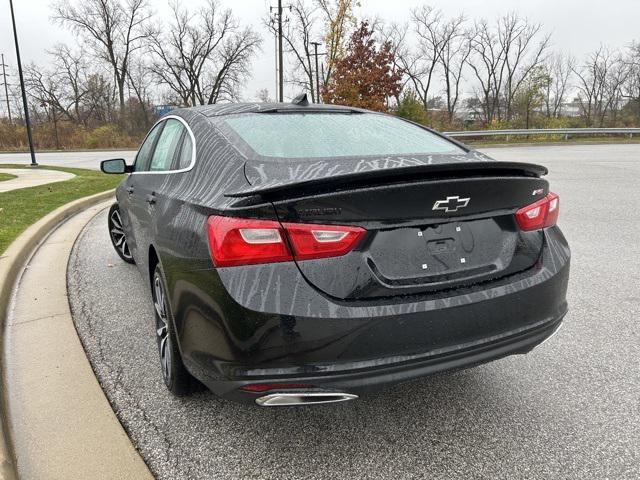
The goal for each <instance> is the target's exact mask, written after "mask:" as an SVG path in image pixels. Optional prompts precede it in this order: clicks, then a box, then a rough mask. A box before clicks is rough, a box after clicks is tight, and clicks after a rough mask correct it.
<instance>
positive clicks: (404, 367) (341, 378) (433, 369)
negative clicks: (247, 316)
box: [205, 316, 562, 403]
mask: <svg viewBox="0 0 640 480" xmlns="http://www.w3.org/2000/svg"><path fill="white" fill-rule="evenodd" d="M561 323H562V316H561V317H560V318H557V319H553V320H551V321H549V322H545V323H543V324H542V325H539V326H537V327H535V328H532V329H530V330H527V331H524V332H519V333H516V334H513V335H506V336H505V337H504V338H501V339H495V340H493V341H489V342H482V343H479V344H477V345H473V346H467V347H466V348H460V349H457V350H456V351H449V352H446V353H439V354H438V353H435V354H430V355H425V356H422V358H419V359H413V360H405V361H401V360H400V359H398V358H396V359H393V361H391V362H389V363H387V364H385V365H371V366H368V367H364V368H360V369H357V370H354V371H349V372H343V373H329V374H322V375H307V376H296V377H282V376H275V377H271V378H265V377H259V378H256V379H254V380H239V381H238V380H236V381H211V380H210V379H209V381H208V382H207V387H208V388H209V389H211V390H212V391H213V392H215V393H217V394H218V395H220V396H223V397H225V398H227V399H228V400H233V401H237V402H242V403H247V402H249V403H253V402H255V400H256V399H258V398H260V397H262V396H264V395H266V394H267V393H271V392H263V393H249V392H244V391H242V390H239V388H240V387H242V386H243V385H246V384H251V383H282V382H286V383H297V384H309V385H313V387H315V389H317V391H322V392H325V391H327V392H343V393H349V394H354V395H358V396H360V395H363V394H366V393H368V392H371V391H375V390H376V389H379V388H383V387H385V386H389V385H394V384H398V383H402V382H406V381H410V380H413V379H417V378H421V377H426V376H429V375H433V374H435V373H438V372H443V371H450V370H459V369H464V368H469V367H473V366H476V365H481V364H483V363H487V362H490V361H492V360H497V359H499V358H503V357H506V356H509V355H513V354H525V353H528V352H530V351H531V350H532V349H533V348H535V347H536V346H537V345H539V344H541V343H543V342H544V341H545V340H546V339H548V338H549V337H551V336H552V335H553V334H554V333H555V332H556V331H557V330H558V328H560V325H561ZM205 381H206V380H205ZM294 391H295V390H294ZM307 391H314V389H311V390H307Z"/></svg>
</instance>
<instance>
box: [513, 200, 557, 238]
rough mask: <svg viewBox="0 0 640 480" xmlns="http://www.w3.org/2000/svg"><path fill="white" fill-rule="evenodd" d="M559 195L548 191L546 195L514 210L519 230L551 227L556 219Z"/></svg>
mask: <svg viewBox="0 0 640 480" xmlns="http://www.w3.org/2000/svg"><path fill="white" fill-rule="evenodd" d="M559 213H560V197H558V195H556V194H555V193H549V194H548V195H547V196H546V197H544V198H543V199H541V200H538V201H537V202H535V203H532V204H531V205H527V206H526V207H523V208H521V209H520V210H518V211H517V212H516V221H517V222H518V226H519V227H520V229H521V230H524V231H531V230H540V229H541V228H547V227H552V226H554V225H555V224H556V222H557V221H558V214H559Z"/></svg>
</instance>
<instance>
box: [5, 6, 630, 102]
mask: <svg viewBox="0 0 640 480" xmlns="http://www.w3.org/2000/svg"><path fill="white" fill-rule="evenodd" d="M285 2H286V0H285ZM151 3H152V5H153V7H154V9H155V10H156V11H157V12H158V13H159V14H160V15H163V14H164V13H166V11H167V4H168V0H151ZM182 3H183V5H188V6H191V5H192V4H193V5H197V4H198V3H200V2H199V1H198V0H182ZM222 3H223V4H224V5H226V6H228V7H231V8H232V9H233V11H234V13H235V15H236V16H237V17H239V18H240V19H241V20H242V22H243V23H249V24H253V25H254V26H255V28H256V30H257V31H258V32H260V33H261V34H263V35H264V38H265V42H264V44H263V52H262V54H261V55H259V57H258V58H257V59H256V61H255V62H254V71H253V78H252V79H251V80H250V81H249V83H248V84H247V86H246V87H245V90H244V96H245V97H246V99H252V98H253V97H254V96H255V94H256V92H257V91H258V90H259V89H261V88H267V89H268V90H269V92H270V94H271V95H272V96H273V93H274V83H275V77H274V71H273V68H274V61H275V58H274V51H273V50H274V48H273V45H274V44H273V37H271V36H270V35H268V33H267V32H266V29H265V28H264V27H263V26H262V25H261V22H260V20H261V18H263V17H264V15H265V13H266V12H267V11H268V6H269V4H270V3H277V0H273V2H269V1H267V0H235V1H233V0H223V1H222ZM361 3H362V7H361V8H360V9H359V11H358V12H357V13H358V17H360V18H362V17H366V18H374V17H380V18H382V19H385V20H386V21H395V22H404V21H406V20H407V19H408V17H409V12H410V10H411V9H412V8H414V7H415V6H417V5H421V4H423V3H427V4H430V5H433V6H435V7H438V8H440V9H442V10H443V11H444V12H445V14H447V15H450V16H453V15H458V14H460V13H465V14H466V15H467V16H468V17H469V18H474V19H475V18H482V17H484V18H487V19H493V18H495V17H497V16H499V15H502V14H504V13H506V12H509V11H516V12H518V13H519V14H520V15H522V16H526V17H528V18H529V19H530V20H532V21H535V22H541V23H542V24H544V26H545V30H546V31H548V32H550V33H552V34H553V37H552V38H553V44H554V47H555V48H556V49H558V50H562V51H565V52H570V53H572V54H573V55H575V56H577V57H578V58H579V57H580V56H582V55H584V54H585V53H587V52H589V51H591V50H594V49H596V48H597V47H598V45H599V44H601V43H604V44H606V45H609V46H611V47H623V46H625V45H627V44H628V43H629V42H631V40H633V39H637V40H640V26H639V19H640V0H608V1H603V0H528V1H516V0H434V1H430V2H422V1H418V0H361ZM50 4H51V0H14V8H15V10H16V21H17V26H18V35H19V40H20V46H21V53H22V61H23V65H24V64H28V63H31V62H35V63H37V64H45V63H46V62H47V56H46V53H45V51H46V50H47V49H48V48H50V47H51V46H52V45H54V44H56V43H59V42H67V43H70V44H73V42H74V37H73V36H72V34H70V33H69V32H68V31H66V30H64V29H63V28H61V27H60V26H58V25H56V24H55V23H54V22H52V20H51V18H50V15H51V8H50ZM0 53H4V56H5V63H7V64H9V65H11V66H12V67H14V66H15V63H16V61H15V50H14V45H13V36H12V30H11V20H10V15H9V2H8V0H2V1H0ZM15 81H16V79H15V78H13V79H10V83H11V82H15ZM290 93H293V92H290Z"/></svg>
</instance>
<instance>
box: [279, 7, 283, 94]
mask: <svg viewBox="0 0 640 480" xmlns="http://www.w3.org/2000/svg"><path fill="white" fill-rule="evenodd" d="M278 70H279V71H280V77H279V80H280V81H279V82H278V94H279V97H280V102H284V75H283V72H284V64H283V58H282V0H278Z"/></svg>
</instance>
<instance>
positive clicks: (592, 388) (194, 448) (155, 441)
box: [68, 145, 640, 479]
mask: <svg viewBox="0 0 640 480" xmlns="http://www.w3.org/2000/svg"><path fill="white" fill-rule="evenodd" d="M485 151H486V152H487V153H488V154H489V155H492V156H494V157H495V158H499V159H503V160H507V159H510V160H520V161H533V162H539V163H543V164H545V165H547V166H548V167H549V169H550V170H551V175H550V176H549V179H550V181H551V185H552V189H553V190H554V191H555V192H557V193H559V194H560V198H561V214H560V221H559V224H560V226H561V227H562V229H563V231H564V233H565V235H566V236H567V238H568V240H569V243H570V245H571V247H572V251H573V258H572V274H571V282H570V286H569V304H570V311H569V314H568V315H567V317H566V319H565V324H564V327H563V328H562V330H560V332H559V333H558V334H557V335H556V336H555V337H553V338H552V339H551V340H550V341H549V342H547V343H546V344H544V345H542V346H540V347H539V348H537V349H535V350H534V351H533V352H532V353H530V354H529V355H526V356H518V357H510V358H506V359H503V360H499V361H497V362H494V363H491V364H487V365H484V366H481V367H477V368H474V369H471V370H466V371H462V372H457V373H454V374H446V375H439V376H436V377H431V378H427V379H423V380H420V381H415V382H411V383H408V384H403V385H400V386H396V387H394V388H391V389H388V390H385V391H381V392H379V393H377V394H375V395H373V396H370V397H367V398H361V399H359V400H357V401H354V402H348V403H345V404H338V405H328V406H316V407H302V408H290V409H260V408H258V407H248V406H243V405H236V404H232V403H228V402H225V401H222V400H218V399H217V398H216V397H214V396H213V395H212V394H210V393H208V392H203V393H199V394H197V395H195V396H193V397H190V398H185V399H177V398H173V397H172V396H171V395H170V394H169V393H168V392H167V391H166V390H165V387H164V385H163V383H162V378H161V374H160V367H159V360H158V355H157V351H156V344H155V340H154V337H153V313H152V305H151V301H150V294H149V289H148V287H147V286H146V285H144V284H143V282H142V279H141V277H140V275H139V274H138V271H137V270H136V268H135V267H134V266H131V265H127V264H125V263H123V262H122V261H121V260H120V259H119V258H118V257H117V255H116V253H115V251H114V250H113V249H112V247H111V244H110V242H109V238H108V234H107V229H106V212H102V213H101V214H99V215H98V216H97V217H95V218H94V219H93V220H92V221H91V222H90V223H89V224H88V226H87V227H86V228H85V230H84V232H83V233H82V235H81V236H80V237H79V240H78V241H77V243H76V246H75V248H74V251H73V254H72V257H71V260H70V262H69V270H68V287H69V297H70V303H71V306H72V311H73V313H74V318H75V321H76V326H77V329H78V332H79V334H80V337H81V339H82V340H83V343H84V345H85V349H86V350H87V352H88V355H89V357H90V360H91V362H92V365H93V367H94V370H95V372H96V374H97V376H98V379H99V380H100V382H101V384H102V386H103V388H104V390H105V392H106V394H107V396H108V398H109V400H110V401H111V403H112V405H113V407H114V410H115V411H116V413H117V415H118V417H119V418H120V420H121V422H122V423H123V425H124V426H125V428H126V429H127V431H128V433H129V435H130V436H131V438H132V440H133V442H134V444H135V445H136V446H137V448H138V449H139V450H140V452H141V454H142V456H143V458H144V459H145V460H146V461H147V463H148V465H149V466H150V468H151V470H152V471H153V472H154V474H155V475H156V476H157V477H158V478H160V479H178V478H216V479H226V478H279V479H288V478H291V479H293V478H447V479H449V478H465V479H466V478H509V479H514V478H527V479H529V478H540V479H543V478H544V479H546V478H563V479H574V478H575V479H584V478H599V479H600V478H611V479H621V478H629V479H632V478H633V479H637V478H639V477H640V326H639V322H638V319H639V318H640V188H639V186H638V184H639V181H638V179H639V177H640V145H598V146H566V147H537V148H505V149H492V150H485Z"/></svg>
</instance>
